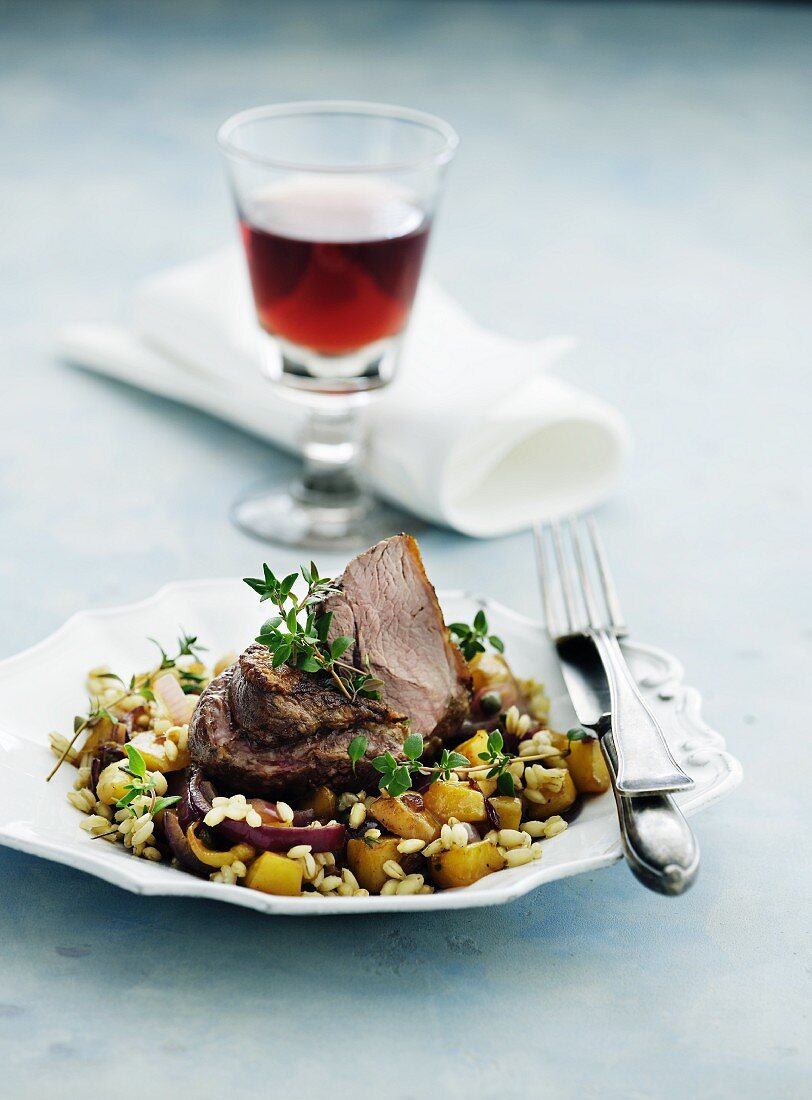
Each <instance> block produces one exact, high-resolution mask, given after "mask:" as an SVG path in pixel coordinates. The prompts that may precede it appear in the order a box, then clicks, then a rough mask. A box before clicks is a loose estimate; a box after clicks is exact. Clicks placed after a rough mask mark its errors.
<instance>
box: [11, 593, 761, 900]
mask: <svg viewBox="0 0 812 1100" xmlns="http://www.w3.org/2000/svg"><path fill="white" fill-rule="evenodd" d="M235 582H237V583H238V578H235V577H220V578H200V579H185V580H180V581H169V582H167V583H166V584H164V585H162V586H161V587H160V588H159V589H157V591H155V592H154V593H152V594H151V595H149V596H146V597H144V598H143V599H140V600H134V601H131V602H129V603H126V604H117V605H114V606H110V607H100V608H87V609H84V610H81V611H77V612H75V613H74V614H72V615H71V616H69V618H68V619H66V620H65V622H64V623H62V625H61V626H59V627H58V628H57V629H56V630H54V631H53V632H52V633H50V634H49V635H47V636H46V637H45V638H43V639H42V640H41V641H39V642H35V643H34V644H33V645H30V646H28V647H26V648H25V649H23V650H21V651H20V652H19V653H15V654H12V655H10V656H8V657H5V658H2V659H0V677H2V676H3V675H4V674H6V673H8V672H9V671H11V670H13V668H14V666H15V665H18V664H24V663H26V662H27V661H30V660H31V659H32V658H35V657H36V656H37V655H38V654H40V653H41V652H44V651H46V650H47V649H48V648H49V647H52V646H53V645H55V644H57V643H59V642H60V641H61V640H62V639H63V637H65V636H66V635H69V634H70V633H71V631H72V630H73V629H74V628H75V627H76V626H77V625H78V624H80V623H83V622H88V621H93V620H104V619H110V618H115V617H116V616H121V615H126V614H128V613H133V612H136V611H142V610H145V609H148V608H150V607H151V606H155V605H159V604H160V603H161V602H162V601H163V600H164V599H166V598H168V597H171V596H172V595H173V594H174V593H176V592H194V591H195V590H203V589H216V588H218V587H223V586H226V585H234V584H235ZM437 594H438V597H439V599H440V602H441V603H443V602H444V601H450V600H454V599H457V600H464V601H470V602H471V603H473V604H477V605H480V606H483V607H485V608H490V609H492V610H493V611H494V612H495V613H498V614H500V615H504V616H506V617H508V618H510V619H512V620H513V621H514V622H516V623H518V624H520V625H522V626H524V627H525V628H528V629H530V630H533V631H538V632H539V633H540V634H541V635H542V636H545V635H546V631H545V627H544V624H543V622H541V621H540V620H538V619H535V618H533V617H531V616H528V615H525V614H523V613H522V612H519V611H516V610H515V609H514V608H511V607H508V606H507V605H505V604H503V603H501V602H500V601H498V600H494V599H492V598H490V597H487V596H482V595H480V594H478V593H474V592H471V591H469V590H466V589H440V590H438V593H437ZM624 646H625V647H626V648H627V649H628V650H629V651H630V652H631V653H639V654H643V655H647V656H649V657H650V658H652V659H653V660H654V661H657V662H660V663H661V664H663V665H664V666H665V667H666V668H667V670H668V672H667V677H666V678H665V679H663V680H662V681H659V682H658V685H657V686H658V687H659V689H660V691H661V692H665V691H667V693H668V694H667V696H664V697H668V698H671V699H673V700H674V705H675V708H676V710H677V711H680V710H684V709H685V708H687V707H689V706H690V709H691V711H692V714H691V716H690V723H691V729H692V732H694V733H695V734H696V735H697V736H698V737H699V738H700V746H699V748H700V750H701V749H702V748H703V747H706V748H707V749H708V750H709V751H713V752H714V753H716V754H717V755H718V756H720V757H724V760H725V765H726V768H727V774H726V775H725V776H724V777H723V778H721V779H720V780H719V781H718V782H717V783H715V784H714V785H713V786H712V787H710V788H708V789H706V790H704V791H702V792H700V793H699V794H698V795H697V796H696V797H695V798H694V799H691V798H690V795H689V794H686V796H685V797H684V798H683V799H682V800H681V802H680V804H681V807H682V809H683V811H684V813H685V814H686V816H689V815H692V814H694V813H696V812H698V811H699V810H700V809H704V808H705V807H706V806H710V805H712V804H713V803H715V802H717V801H718V800H719V799H720V798H722V797H724V795H725V794H727V793H729V792H730V791H731V790H733V789H734V788H735V787H737V786H738V785H739V783H740V782H741V779H742V768H741V764H740V763H739V761H738V760H737V759H736V758H735V757H734V756H732V755H731V754H730V753H729V752H727V751H726V749H725V742H724V739H723V738H722V737H721V735H720V734H719V733H717V732H716V731H715V730H713V729H712V728H711V727H710V726H709V725H708V724H707V723H706V722H705V720H704V718H703V717H702V713H701V703H702V699H701V695H700V694H699V692H698V691H697V690H696V688H693V687H690V686H689V685H687V684H685V683H684V682H683V668H682V665H681V663H680V662H679V661H678V660H677V658H675V657H673V656H672V655H671V654H670V653H668V652H667V651H666V650H663V649H660V648H659V647H656V646H651V645H646V644H642V643H638V642H630V641H625V642H624ZM2 717H3V715H2V703H0V720H2ZM10 771H13V769H11V768H9V767H8V766H7V765H4V764H0V785H1V784H2V776H3V775H4V774H5V773H7V772H10ZM601 797H604V798H607V799H610V798H611V796H610V795H608V793H607V795H604V796H601ZM0 813H2V811H1V810H0ZM10 827H11V828H12V829H13V830H14V831H9V829H10ZM15 827H16V829H15ZM0 844H2V845H4V846H6V847H9V848H12V849H15V850H17V851H21V852H25V853H27V854H29V855H34V856H38V857H39V858H43V859H48V860H51V861H52V862H56V863H59V864H63V865H65V866H69V867H72V868H73V869H74V870H80V871H83V872H85V873H88V874H92V875H94V876H95V877H97V878H100V879H102V880H104V881H105V882H108V883H110V884H112V885H114V886H118V887H120V888H122V889H126V890H128V891H129V892H131V893H134V894H140V895H143V896H165V897H193V898H198V899H203V900H211V901H221V902H230V903H232V904H237V905H240V906H241V907H243V908H249V909H252V910H254V911H256V912H261V913H263V914H265V915H269V916H330V915H341V914H346V915H349V914H372V913H387V912H388V913H392V912H422V913H425V912H431V911H434V910H440V909H443V910H449V909H468V908H481V907H485V906H491V905H502V904H506V903H507V902H510V901H514V900H516V899H517V898H519V897H522V896H524V895H526V894H528V893H530V892H531V891H534V890H536V889H539V888H540V887H542V886H544V885H546V884H547V883H548V882H554V881H557V880H559V879H563V878H569V877H571V876H573V875H578V874H584V873H588V872H590V871H595V870H600V869H601V868H604V867H610V866H612V865H613V864H614V863H617V862H618V861H619V860H620V859H622V858H623V853H622V850H621V846H620V839H619V836H618V837H617V838H616V839H615V840H614V841H613V842H612V843H610V844H609V845H608V847H606V849H605V850H603V851H599V852H595V854H591V855H584V856H582V857H580V858H573V859H570V860H568V861H567V862H566V863H563V864H558V865H556V866H554V867H551V868H550V869H549V870H546V868H545V867H544V865H543V861H542V864H533V865H529V866H527V867H522V868H516V869H515V870H514V871H512V872H500V876H499V877H500V879H501V878H502V875H505V877H506V878H507V879H508V881H505V882H504V885H500V886H498V887H494V888H492V889H489V890H487V891H478V890H476V889H472V888H465V889H458V890H444V891H439V892H437V893H435V894H431V895H423V896H396V897H393V898H380V897H375V896H373V897H368V898H340V899H330V898H324V899H322V900H321V901H316V900H315V899H314V900H313V901H311V900H307V901H302V899H300V898H282V897H275V896H270V895H266V894H261V893H258V892H256V891H252V890H246V889H245V888H244V887H237V886H223V885H221V884H217V885H215V884H214V883H209V882H205V881H203V880H201V879H198V878H195V877H194V876H191V875H187V874H186V873H185V872H182V871H175V870H174V869H171V868H162V870H164V871H169V872H170V873H169V874H166V875H165V877H164V876H162V878H161V879H160V880H156V881H155V882H143V881H140V880H138V879H136V878H134V877H133V876H132V875H131V874H130V873H129V871H128V867H127V863H128V862H129V861H130V860H131V857H129V856H126V855H125V854H124V853H123V852H122V853H121V866H117V863H118V859H116V860H114V861H111V860H110V859H109V857H106V856H102V857H101V858H100V857H98V856H96V855H95V854H94V853H92V852H91V850H87V851H86V852H85V851H83V852H80V853H77V852H76V851H74V850H73V849H70V848H65V847H60V845H59V844H58V843H55V842H51V841H48V840H44V839H42V838H39V837H34V836H28V835H26V831H25V828H24V827H22V828H20V827H19V825H18V823H16V822H11V823H3V822H2V820H0ZM155 870H156V871H157V870H158V867H157V866H156V867H155ZM514 876H515V877H514ZM489 878H490V876H489ZM491 881H493V880H492V879H491ZM503 881H504V880H503ZM393 903H394V904H393Z"/></svg>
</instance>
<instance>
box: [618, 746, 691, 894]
mask: <svg viewBox="0 0 812 1100" xmlns="http://www.w3.org/2000/svg"><path fill="white" fill-rule="evenodd" d="M601 748H602V749H603V755H604V757H605V758H606V763H607V765H608V768H609V772H610V774H611V776H612V789H613V791H614V794H615V801H616V802H617V815H618V820H619V823H620V837H621V841H622V843H623V852H624V855H625V856H626V862H627V863H628V864H629V867H630V868H631V870H632V872H633V873H634V875H635V876H636V877H637V878H638V879H639V880H640V882H642V883H643V885H644V886H647V887H648V888H649V890H655V891H656V892H657V893H659V894H668V895H670V896H672V897H674V896H676V895H677V894H683V893H685V891H686V890H687V889H688V887H689V886H691V885H692V884H693V882H694V880H695V879H696V876H697V872H698V871H699V845H698V844H697V841H696V837H695V836H694V833H693V830H692V829H691V827H690V825H689V824H688V822H687V821H686V820H685V818H684V817H683V816H682V814H681V813H680V811H679V809H678V808H677V805H676V803H675V802H674V800H673V798H671V796H670V795H667V794H636V795H625V794H621V793H620V792H619V791H618V790H617V786H616V783H615V773H616V769H617V756H616V753H615V745H614V742H613V741H612V734H611V732H610V733H606V734H604V736H603V738H602V739H601Z"/></svg>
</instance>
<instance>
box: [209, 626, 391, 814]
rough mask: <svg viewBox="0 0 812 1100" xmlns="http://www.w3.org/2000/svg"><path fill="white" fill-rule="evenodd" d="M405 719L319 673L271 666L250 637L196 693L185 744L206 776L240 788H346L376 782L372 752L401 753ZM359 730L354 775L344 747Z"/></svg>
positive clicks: (267, 791)
mask: <svg viewBox="0 0 812 1100" xmlns="http://www.w3.org/2000/svg"><path fill="white" fill-rule="evenodd" d="M404 719H405V715H403V714H402V713H398V712H397V711H395V710H393V709H392V708H391V707H390V706H388V705H387V704H386V703H384V702H377V701H375V700H374V699H365V698H362V697H358V698H357V699H356V700H354V701H350V700H349V699H347V698H345V696H343V695H342V694H341V693H340V692H339V691H338V690H337V689H334V687H333V686H332V681H331V680H330V678H329V677H328V676H327V675H325V674H321V673H319V674H315V673H312V672H300V671H299V670H298V669H295V668H290V667H288V666H287V665H282V666H281V667H280V668H273V667H272V665H271V654H270V653H269V651H268V650H267V649H266V648H265V646H262V645H258V644H256V643H255V644H253V645H250V646H249V647H248V649H246V651H245V652H244V653H243V654H242V656H241V657H240V659H239V661H238V662H237V663H236V664H234V665H232V666H231V667H230V668H227V669H226V670H225V672H223V673H221V674H220V675H219V676H218V677H217V678H216V679H215V680H212V682H211V683H210V684H209V686H208V687H207V688H206V690H205V691H204V692H203V694H202V695H201V697H200V702H199V704H198V706H197V709H196V711H195V714H194V717H193V719H192V722H191V724H190V726H189V748H190V752H191V755H192V760H193V761H194V762H195V763H196V764H198V765H199V766H200V767H201V768H202V769H203V770H204V772H205V774H206V775H207V776H208V777H209V778H210V779H212V780H214V781H215V783H216V782H220V783H221V784H222V785H223V786H224V787H225V788H231V789H233V790H239V791H242V792H243V793H245V794H257V795H267V796H269V797H274V796H279V795H282V794H286V795H290V794H294V793H305V792H306V791H308V790H312V789H313V788H315V787H319V786H321V785H322V784H326V785H328V786H332V787H335V788H337V789H339V790H340V789H349V788H352V787H359V786H362V785H364V784H366V785H368V786H371V785H374V784H375V783H376V780H377V778H378V774H377V772H376V771H375V770H374V769H373V767H372V763H371V761H372V759H373V757H375V756H377V755H378V754H379V753H383V752H387V751H389V752H392V753H393V754H395V755H397V754H399V753H400V751H401V746H402V745H403V740H404V738H405V737H406V736H407V734H408V732H409V730H408V727H407V725H406V724H405V721H404ZM359 733H363V734H364V735H365V736H366V738H367V742H368V744H367V752H366V756H365V757H364V759H363V760H360V761H359V762H358V765H357V769H356V772H355V773H353V771H352V765H351V762H350V758H349V756H348V755H347V748H348V746H349V743H350V741H352V739H353V738H354V737H355V736H356V734H359Z"/></svg>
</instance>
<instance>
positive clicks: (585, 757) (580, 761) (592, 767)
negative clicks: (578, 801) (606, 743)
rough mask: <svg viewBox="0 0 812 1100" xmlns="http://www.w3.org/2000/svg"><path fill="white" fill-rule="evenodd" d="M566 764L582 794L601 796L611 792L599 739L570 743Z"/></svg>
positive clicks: (607, 770)
mask: <svg viewBox="0 0 812 1100" xmlns="http://www.w3.org/2000/svg"><path fill="white" fill-rule="evenodd" d="M564 763H565V764H566V766H567V769H568V770H569V773H570V775H571V776H572V780H573V782H574V783H575V786H576V787H577V789H578V790H579V791H580V792H581V793H582V794H601V793H602V792H603V791H608V790H609V787H610V784H611V780H610V778H609V769H608V768H607V767H606V761H605V760H604V758H603V752H602V751H601V746H600V741H598V740H597V738H595V739H588V740H587V739H585V740H583V741H570V751H569V756H567V757H566V759H565V761H564Z"/></svg>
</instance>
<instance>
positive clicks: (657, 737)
mask: <svg viewBox="0 0 812 1100" xmlns="http://www.w3.org/2000/svg"><path fill="white" fill-rule="evenodd" d="M589 633H590V637H591V638H592V640H593V642H594V643H595V649H596V650H597V652H598V656H599V657H600V660H601V664H602V665H603V670H604V672H605V674H606V680H607V683H608V685H609V698H610V707H611V715H612V730H613V731H614V734H615V740H614V745H615V756H616V765H615V777H616V787H617V789H618V790H619V791H621V792H622V793H623V794H629V795H631V794H653V793H662V792H663V791H676V790H680V789H683V788H686V787H692V786H693V780H692V779H691V778H690V777H689V776H687V775H686V774H685V772H684V771H683V770H682V768H681V767H680V766H679V764H678V763H677V762H676V760H675V759H674V757H673V756H672V755H671V751H670V749H669V748H668V745H667V744H666V741H665V738H664V737H663V734H662V730H661V729H660V726H659V723H658V722H657V719H656V718H655V717H654V715H653V714H652V712H651V710H650V708H649V706H648V704H647V703H646V701H645V699H644V698H643V696H642V695H641V693H640V689H639V687H638V686H637V681H636V680H635V679H634V677H633V676H632V673H631V669H630V668H629V666H628V664H627V663H626V658H625V657H624V656H623V650H622V649H621V648H620V644H619V643H618V640H617V637H616V636H615V634H614V633H613V632H612V631H611V630H605V629H598V630H592V631H590V632H589Z"/></svg>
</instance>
